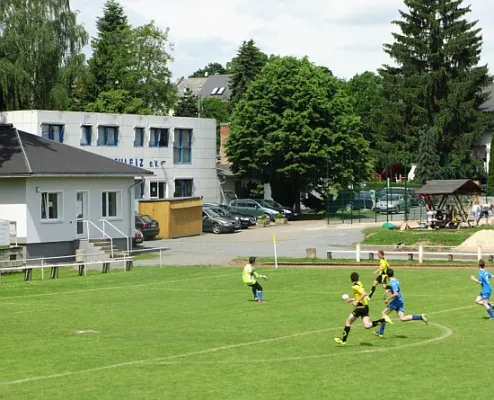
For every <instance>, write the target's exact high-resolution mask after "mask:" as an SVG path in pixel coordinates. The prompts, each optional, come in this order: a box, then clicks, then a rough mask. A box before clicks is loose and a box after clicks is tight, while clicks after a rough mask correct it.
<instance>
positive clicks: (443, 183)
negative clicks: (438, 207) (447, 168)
mask: <svg viewBox="0 0 494 400" xmlns="http://www.w3.org/2000/svg"><path fill="white" fill-rule="evenodd" d="M480 192H482V188H481V187H480V186H479V185H477V184H476V183H475V182H474V181H472V180H470V179H451V180H432V181H429V182H427V183H426V184H425V185H424V186H423V187H421V188H420V189H418V190H417V191H416V193H417V194H432V195H441V194H442V195H445V194H456V195H467V194H473V193H480Z"/></svg>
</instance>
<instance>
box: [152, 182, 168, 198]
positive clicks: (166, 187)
mask: <svg viewBox="0 0 494 400" xmlns="http://www.w3.org/2000/svg"><path fill="white" fill-rule="evenodd" d="M153 183H156V184H158V190H157V192H158V196H153V195H152V190H151V185H152V184H153ZM160 183H163V184H164V185H165V193H164V195H165V197H159V184H160ZM149 198H150V199H157V200H162V199H166V198H168V182H167V181H166V180H152V181H149Z"/></svg>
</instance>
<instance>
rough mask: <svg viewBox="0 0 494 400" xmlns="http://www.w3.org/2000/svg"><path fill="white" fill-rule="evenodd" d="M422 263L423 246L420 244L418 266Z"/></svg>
mask: <svg viewBox="0 0 494 400" xmlns="http://www.w3.org/2000/svg"><path fill="white" fill-rule="evenodd" d="M423 263H424V246H423V245H422V244H421V245H419V264H423Z"/></svg>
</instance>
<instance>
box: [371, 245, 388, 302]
mask: <svg viewBox="0 0 494 400" xmlns="http://www.w3.org/2000/svg"><path fill="white" fill-rule="evenodd" d="M377 256H378V257H379V268H378V269H376V270H375V271H374V274H377V273H379V275H378V276H377V278H376V280H375V281H374V282H372V288H371V292H370V293H369V299H371V298H372V296H373V294H374V292H375V291H376V286H377V284H378V283H381V284H382V285H383V289H384V290H385V291H386V289H387V286H388V268H389V262H388V260H387V259H386V257H385V256H384V250H379V251H378V252H377Z"/></svg>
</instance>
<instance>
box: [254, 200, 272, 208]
mask: <svg viewBox="0 0 494 400" xmlns="http://www.w3.org/2000/svg"><path fill="white" fill-rule="evenodd" d="M256 201H257V202H258V203H259V204H260V205H261V206H263V207H268V208H272V207H273V206H272V205H271V204H269V203H268V202H267V200H260V199H257V200H256Z"/></svg>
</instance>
